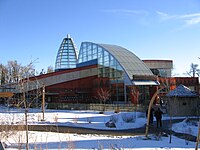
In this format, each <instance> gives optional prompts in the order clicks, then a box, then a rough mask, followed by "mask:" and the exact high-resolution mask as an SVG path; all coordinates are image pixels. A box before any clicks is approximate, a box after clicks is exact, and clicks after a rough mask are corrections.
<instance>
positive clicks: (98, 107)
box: [47, 103, 147, 112]
mask: <svg viewBox="0 0 200 150" xmlns="http://www.w3.org/2000/svg"><path fill="white" fill-rule="evenodd" d="M47 108H48V109H66V110H95V111H126V112H129V111H130V112H131V111H140V112H145V111H146V109H147V106H142V105H134V104H71V103H70V104H65V103H49V104H48V106H47Z"/></svg>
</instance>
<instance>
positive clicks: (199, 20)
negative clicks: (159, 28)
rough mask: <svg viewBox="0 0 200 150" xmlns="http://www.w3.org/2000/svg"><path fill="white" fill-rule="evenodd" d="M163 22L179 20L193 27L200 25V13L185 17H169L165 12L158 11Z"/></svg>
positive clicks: (185, 15)
mask: <svg viewBox="0 0 200 150" xmlns="http://www.w3.org/2000/svg"><path fill="white" fill-rule="evenodd" d="M156 13H157V14H158V15H159V16H160V19H161V20H165V21H166V20H179V21H182V22H184V25H186V26H191V25H197V24H200V13H192V14H184V15H169V14H167V13H164V12H160V11H156Z"/></svg>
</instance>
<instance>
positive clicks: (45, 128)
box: [0, 119, 196, 142]
mask: <svg viewBox="0 0 200 150" xmlns="http://www.w3.org/2000/svg"><path fill="white" fill-rule="evenodd" d="M181 121H183V119H176V120H173V123H177V122H181ZM169 123H170V120H163V127H162V128H157V127H156V126H150V127H149V134H155V135H158V134H159V133H161V132H162V133H166V134H168V135H170V130H169ZM154 124H155V122H154ZM28 128H29V131H42V132H60V133H77V134H99V135H115V136H122V135H130V136H134V135H145V130H146V126H143V127H141V128H133V129H127V130H99V129H90V128H81V127H69V126H56V125H29V126H28ZM9 130H19V131H22V130H25V126H24V125H10V126H8V125H0V131H9ZM172 135H174V136H177V137H179V138H182V139H186V140H188V141H192V142H196V137H195V136H192V135H189V134H184V133H177V132H174V131H172Z"/></svg>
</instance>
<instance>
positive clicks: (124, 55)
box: [99, 44, 153, 79]
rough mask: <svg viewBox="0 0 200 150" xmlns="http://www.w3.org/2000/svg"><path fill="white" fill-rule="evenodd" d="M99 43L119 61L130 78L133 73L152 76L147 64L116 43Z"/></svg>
mask: <svg viewBox="0 0 200 150" xmlns="http://www.w3.org/2000/svg"><path fill="white" fill-rule="evenodd" d="M99 45H100V46H101V47H103V48H105V49H106V50H107V51H108V52H109V53H110V54H112V55H113V56H114V57H115V58H116V59H117V60H118V61H119V63H120V65H121V66H122V67H123V69H124V70H125V71H126V73H127V74H128V76H129V78H130V79H132V78H133V75H141V76H153V73H152V72H151V70H150V69H149V68H148V67H147V65H146V64H145V63H144V62H143V61H142V60H140V59H139V58H138V57H137V56H136V55H135V54H133V53H132V52H130V51H129V50H127V49H125V48H123V47H120V46H116V45H108V44H99Z"/></svg>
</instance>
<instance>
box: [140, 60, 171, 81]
mask: <svg viewBox="0 0 200 150" xmlns="http://www.w3.org/2000/svg"><path fill="white" fill-rule="evenodd" d="M143 61H144V63H145V64H146V65H147V66H148V67H149V68H150V69H151V71H152V72H153V74H155V75H156V76H158V77H164V78H169V77H171V76H172V69H173V61H172V60H143Z"/></svg>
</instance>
